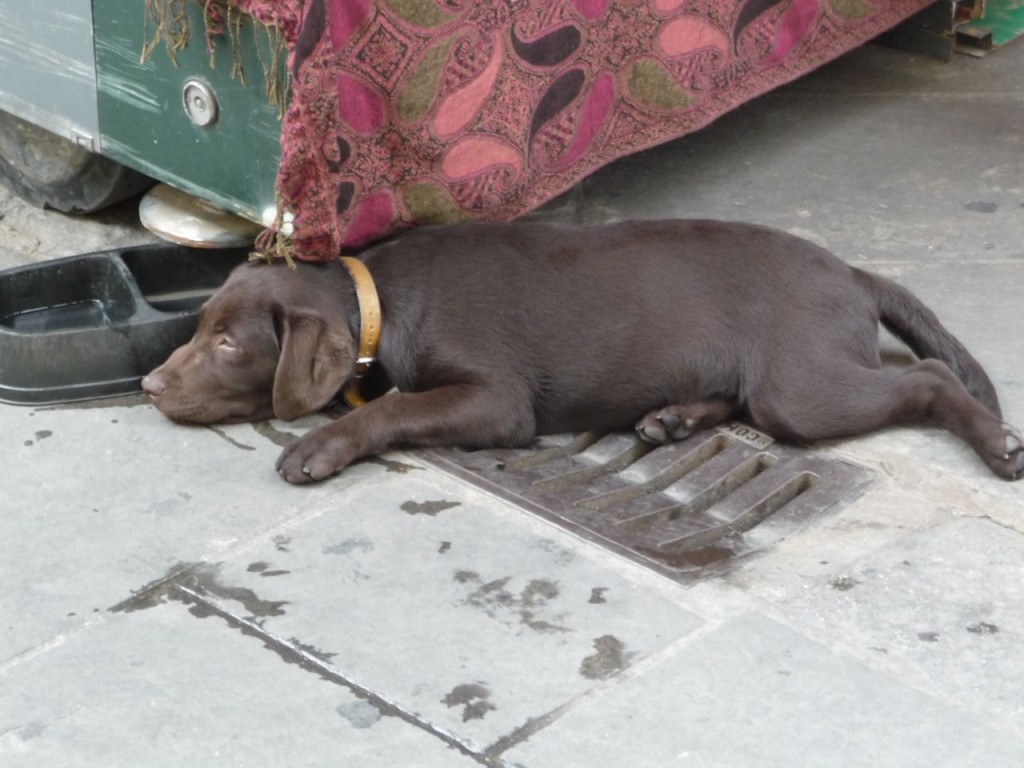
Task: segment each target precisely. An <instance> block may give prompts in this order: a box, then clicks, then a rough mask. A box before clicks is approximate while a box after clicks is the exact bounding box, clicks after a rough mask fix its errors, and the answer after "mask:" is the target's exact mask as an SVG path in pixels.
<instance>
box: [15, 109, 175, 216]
mask: <svg viewBox="0 0 1024 768" xmlns="http://www.w3.org/2000/svg"><path fill="white" fill-rule="evenodd" d="M0 179H2V180H3V181H5V182H6V183H7V186H9V187H10V188H11V190H12V191H13V192H14V193H15V194H17V195H18V197H20V198H22V199H23V200H25V201H27V202H28V203H30V204H32V205H35V206H37V207H39V208H52V209H54V210H57V211H63V212H64V213H92V212H93V211H98V210H100V209H102V208H106V207H107V206H109V205H113V204H114V203H118V202H120V201H122V200H125V199H127V198H129V197H131V196H132V195H136V194H138V193H139V192H142V191H143V190H146V189H148V188H149V187H151V186H153V184H154V183H155V181H154V180H153V179H151V178H150V177H148V176H144V175H143V174H141V173H139V172H137V171H134V170H132V169H131V168H127V167H125V166H123V165H121V164H120V163H117V162H114V161H113V160H111V159H109V158H106V157H103V156H102V155H98V154H96V153H94V152H90V151H89V150H87V149H83V148H82V147H79V146H78V145H76V144H75V143H74V142H72V141H69V140H68V139H65V138H62V137H60V136H57V135H56V134H53V133H50V132H49V131H47V130H44V129H43V128H40V127H39V126H37V125H33V124H32V123H29V122H26V121H25V120H22V119H20V118H17V117H15V116H14V115H11V114H9V113H7V112H2V111H0Z"/></svg>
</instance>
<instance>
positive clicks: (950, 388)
mask: <svg viewBox="0 0 1024 768" xmlns="http://www.w3.org/2000/svg"><path fill="white" fill-rule="evenodd" d="M811 370H813V371H814V373H813V375H810V374H809V371H811ZM793 373H794V375H786V376H784V377H778V378H776V379H774V383H773V385H772V386H771V387H770V388H766V389H765V390H762V391H760V392H756V393H752V394H751V396H750V399H749V401H748V403H747V409H748V411H749V412H750V415H751V418H752V419H753V421H754V423H755V424H756V425H757V426H759V427H760V428H761V429H763V430H765V431H766V432H768V433H769V434H772V435H774V436H776V437H781V438H788V439H792V440H808V441H810V440H820V439H827V438H833V437H848V436H851V435H860V434H864V433H866V432H871V431H874V430H876V429H881V428H882V427H886V426H889V425H896V424H913V423H921V422H928V421H931V422H933V423H935V424H937V425H938V426H940V427H943V428H945V429H947V430H949V431H950V432H952V433H953V434H955V435H957V436H958V437H960V438H961V439H962V440H963V441H964V442H966V443H967V444H968V445H970V446H971V448H973V449H974V452H975V453H977V454H978V456H979V457H980V458H981V459H982V461H984V462H985V464H986V465H988V467H989V469H991V470H992V471H993V472H994V473H995V474H997V475H999V476H1000V477H1003V478H1006V479H1007V480H1016V479H1018V478H1019V477H1021V476H1022V475H1024V437H1022V436H1021V433H1020V432H1019V431H1017V430H1016V429H1014V428H1013V427H1011V426H1010V425H1009V424H1005V423H1003V422H1002V421H1001V420H1000V419H998V418H997V417H996V416H994V415H993V414H992V413H991V411H989V409H988V408H986V407H985V406H984V405H982V403H981V402H980V401H979V400H977V399H976V398H975V397H974V396H972V395H971V394H970V393H969V392H968V391H967V390H966V388H965V387H964V385H963V383H961V381H960V379H958V378H957V377H956V375H955V374H954V373H953V372H952V371H951V370H950V368H949V366H947V365H946V364H945V363H942V362H940V361H938V360H922V361H920V362H918V363H915V364H914V365H911V366H908V367H907V368H903V369H900V370H896V369H891V368H879V369H876V368H866V367H863V366H860V365H856V364H854V363H849V364H843V365H837V366H831V367H828V366H819V367H817V368H813V367H811V366H805V367H804V368H803V369H802V372H793ZM787 385H788V386H787Z"/></svg>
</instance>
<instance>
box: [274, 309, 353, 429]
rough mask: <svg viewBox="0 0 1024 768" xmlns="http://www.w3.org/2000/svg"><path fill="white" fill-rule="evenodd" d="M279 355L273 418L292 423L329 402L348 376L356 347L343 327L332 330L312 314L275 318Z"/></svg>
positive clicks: (287, 313) (282, 313)
mask: <svg viewBox="0 0 1024 768" xmlns="http://www.w3.org/2000/svg"><path fill="white" fill-rule="evenodd" d="M274 322H275V326H276V329H277V337H278V343H279V344H280V346H281V355H280V357H279V358H278V361H277V372H276V373H275V374H274V400H273V402H274V415H275V416H277V418H279V419H282V420H283V421H292V420H294V419H297V418H299V417H300V416H305V415H306V414H308V413H315V412H316V411H318V410H320V409H321V408H323V407H324V406H325V405H327V403H329V402H330V401H331V398H332V397H334V395H335V394H337V392H338V390H339V389H341V385H342V384H343V383H344V382H345V381H346V380H347V379H348V377H349V375H350V374H351V373H352V367H353V365H354V364H355V359H356V345H355V342H354V341H353V339H352V334H351V333H349V330H348V328H347V327H332V326H331V325H329V324H328V323H327V322H326V321H325V320H324V318H323V317H321V316H320V315H319V314H318V313H316V312H311V311H304V312H291V311H289V310H283V311H282V312H280V313H277V314H276V315H275V321H274Z"/></svg>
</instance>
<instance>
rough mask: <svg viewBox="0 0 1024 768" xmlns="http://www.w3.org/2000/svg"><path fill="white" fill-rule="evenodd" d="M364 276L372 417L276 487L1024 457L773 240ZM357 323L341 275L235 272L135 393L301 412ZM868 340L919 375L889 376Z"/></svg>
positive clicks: (946, 360) (905, 316) (205, 412)
mask: <svg viewBox="0 0 1024 768" xmlns="http://www.w3.org/2000/svg"><path fill="white" fill-rule="evenodd" d="M360 258H361V260H362V262H363V263H364V264H365V265H366V267H368V270H369V273H370V275H371V276H372V281H373V284H374V285H375V288H376V292H377V295H378V296H379V302H380V308H381V311H382V318H383V319H382V328H381V333H380V346H379V350H378V352H377V354H376V360H375V361H374V362H372V364H370V365H369V373H368V374H367V376H366V378H365V379H364V380H363V381H362V384H361V386H362V389H363V393H364V395H366V396H367V397H370V396H371V395H375V394H376V395H379V396H377V397H375V398H374V399H371V400H370V402H369V403H368V404H367V405H364V406H362V407H359V408H357V409H355V410H354V411H352V412H351V413H348V414H346V415H344V416H343V417H341V418H340V419H338V420H337V421H334V422H332V423H330V424H326V425H324V426H320V427H317V428H315V429H313V430H311V431H310V432H308V433H307V434H305V435H304V436H303V437H302V438H300V439H299V440H297V441H296V442H295V443H293V444H292V445H291V446H289V447H288V448H286V449H285V450H284V452H283V453H282V455H281V458H280V459H279V460H278V462H277V469H278V471H279V472H280V474H281V475H282V476H283V477H284V478H285V479H286V480H288V481H289V482H292V483H305V482H310V481H313V480H322V479H323V478H325V477H328V476H330V475H332V474H334V473H336V472H338V471H340V470H341V469H342V468H343V467H345V466H346V465H348V464H349V463H351V462H352V461H354V460H356V459H358V458H360V457H362V456H368V455H372V454H376V453H380V452H382V451H384V450H386V449H388V448H391V447H393V446H437V445H458V446H465V447H470V448H473V447H499V446H522V445H525V444H528V443H529V442H530V441H531V440H532V439H533V437H534V436H535V435H538V434H543V433H556V432H572V431H582V430H607V429H618V428H624V427H633V426H635V427H636V429H637V431H638V433H639V435H640V436H641V437H642V438H643V439H645V440H648V441H651V442H663V441H666V440H673V439H681V438H684V437H686V436H687V435H689V434H690V433H691V432H693V431H695V430H698V429H703V428H706V427H709V426H712V425H714V424H716V423H719V422H721V421H723V420H725V419H727V418H731V417H732V416H734V415H736V414H742V415H743V416H744V417H745V418H746V419H748V420H749V421H750V422H752V423H753V424H754V425H755V426H757V427H758V428H759V429H761V430H763V431H765V432H767V433H769V434H771V435H774V436H776V437H778V438H781V439H788V440H801V441H805V440H816V439H820V438H832V437H840V436H846V435H855V434H859V433H863V432H867V431H870V430H875V429H878V428H880V427H884V426H886V425H889V424H899V423H907V422H921V421H926V420H932V421H934V422H935V423H937V424H939V425H941V426H942V427H945V428H946V429H948V430H950V431H951V432H953V433H955V434H957V435H959V436H960V437H961V438H962V439H963V440H965V441H966V442H967V443H968V444H969V445H970V446H971V447H972V448H973V449H974V450H975V452H976V453H977V454H978V456H980V457H981V459H982V461H984V462H985V464H987V465H988V467H989V468H990V469H991V470H992V471H993V472H995V473H996V474H997V475H999V476H1000V477H1003V478H1007V479H1017V478H1018V477H1020V476H1021V474H1022V473H1024V450H1022V443H1024V438H1022V437H1021V434H1020V432H1018V431H1017V430H1015V429H1013V428H1012V427H1010V426H1008V425H1007V424H1004V423H1003V422H1002V420H1001V418H1000V409H999V403H998V401H997V398H996V394H995V390H994V388H993V386H992V383H991V382H990V381H989V379H988V377H987V376H986V375H985V372H984V371H983V370H982V369H981V366H980V365H979V364H978V363H977V362H976V361H975V360H974V358H973V357H971V355H970V354H969V353H968V352H967V350H966V349H964V347H963V346H962V345H961V344H960V343H959V342H958V341H957V340H956V339H955V338H953V336H952V335H950V333H949V332H948V331H946V330H945V329H944V328H943V327H942V326H941V325H940V324H939V322H938V320H937V319H936V317H935V315H934V314H933V313H932V312H931V311H930V310H928V309H927V308H926V307H925V306H924V305H923V304H922V303H921V302H920V301H919V300H917V299H916V298H914V297H913V296H912V295H911V294H910V293H909V292H907V291H906V290H905V289H903V288H900V287H899V286H897V285H896V284H894V283H892V282H890V281H889V280H886V279H884V278H881V277H877V276H873V275H870V274H868V273H866V272H863V271H860V270H858V269H855V268H853V267H850V266H848V265H846V264H845V263H843V262H842V261H840V260H839V259H837V258H836V257H834V256H832V255H831V254H829V253H828V252H827V251H825V250H823V249H821V248H819V247H818V246H816V245H813V244H811V243H809V242H806V241H804V240H801V239H799V238H796V237H793V236H790V235H787V234H784V233H781V232H777V231H773V230H770V229H766V228H763V227H758V226H753V225H748V224H737V223H725V222H718V221H646V222H641V221H637V222H623V223H618V224H609V225H602V226H591V227H579V226H568V225H559V224H541V223H515V224H466V225H460V226H455V227H436V228H425V229H418V230H413V231H411V232H408V233H406V234H403V235H400V236H398V237H396V238H394V239H393V240H390V241H388V242H386V243H384V244H381V245H378V246H375V247H373V248H371V249H369V250H367V251H366V252H365V253H363V254H362V255H361V257H360ZM370 293H371V294H372V291H371V292H370ZM371 303H372V302H371V298H370V297H369V296H368V295H364V296H363V301H362V304H363V311H362V312H361V310H360V301H359V300H358V299H357V295H356V290H355V284H354V281H353V278H352V276H351V274H350V272H349V269H348V268H346V266H344V265H343V264H341V263H339V262H335V263H329V264H323V265H311V264H301V263H300V264H298V265H297V268H295V269H292V268H289V267H288V266H287V265H285V264H275V265H267V264H259V263H254V264H248V265H244V266H242V267H239V268H238V269H236V270H235V272H234V273H233V274H232V275H231V277H230V278H229V279H228V281H227V283H226V284H225V285H224V287H223V288H221V289H220V291H218V292H217V293H216V294H215V295H214V296H213V297H212V298H211V299H210V300H209V301H208V302H207V303H206V305H205V306H204V307H203V309H202V311H201V313H200V318H199V326H198V329H197V331H196V334H195V337H194V338H193V339H192V340H191V341H190V342H189V343H188V344H186V345H185V346H183V347H181V348H180V349H178V350H176V351H175V352H174V353H173V354H172V355H171V357H170V358H169V359H168V361H167V362H166V363H164V364H163V365H162V366H160V367H159V368H157V369H156V370H155V371H153V372H152V373H151V374H150V375H149V376H147V377H146V378H145V379H144V380H143V383H142V386H143V389H144V390H145V391H146V392H147V393H148V394H149V396H150V398H151V399H152V401H153V403H154V404H155V405H156V407H157V408H159V409H160V410H161V411H162V412H163V413H165V414H166V415H167V416H169V417H170V418H172V419H174V420H176V421H181V422H194V423H209V422H216V421H252V420H259V419H266V418H269V417H271V416H276V417H277V418H280V419H284V420H291V419H295V418H298V417H300V416H303V415H305V414H308V413H313V412H315V411H317V410H319V409H321V408H322V407H323V406H324V405H326V404H327V403H328V402H330V401H331V400H332V399H333V398H335V397H336V396H337V395H338V394H339V392H340V391H341V390H342V389H343V388H345V387H346V385H348V384H349V383H350V382H351V381H352V379H353V376H354V374H355V368H356V358H357V354H358V352H357V346H358V344H359V339H360V332H361V331H364V334H365V328H364V326H366V325H367V324H369V323H371V322H372V320H368V319H366V318H365V317H364V313H365V312H366V310H367V305H369V304H371ZM879 321H881V323H882V324H883V325H884V326H886V327H887V328H888V329H890V330H891V331H892V332H893V333H894V334H895V335H896V336H897V337H899V338H900V339H902V340H903V341H904V342H905V343H906V344H907V345H908V346H909V347H910V348H911V349H912V350H913V351H914V352H915V353H916V354H917V355H918V357H919V358H921V360H920V362H917V363H915V364H913V365H910V366H908V367H905V368H902V369H892V368H883V367H882V366H881V364H880V357H879V349H878V323H879ZM364 362H366V361H364Z"/></svg>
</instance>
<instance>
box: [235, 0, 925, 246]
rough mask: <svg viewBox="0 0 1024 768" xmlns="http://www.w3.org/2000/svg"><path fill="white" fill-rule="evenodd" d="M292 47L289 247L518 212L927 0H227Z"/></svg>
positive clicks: (284, 197) (286, 183)
mask: <svg viewBox="0 0 1024 768" xmlns="http://www.w3.org/2000/svg"><path fill="white" fill-rule="evenodd" d="M236 2H237V4H238V5H239V6H240V7H241V8H242V9H243V10H245V11H246V12H248V13H251V14H252V15H254V16H255V17H257V18H258V19H260V20H262V21H264V22H266V23H272V24H275V25H277V26H279V27H280V28H281V29H282V31H283V32H284V35H285V37H286V39H287V40H288V42H289V44H290V46H291V47H292V50H291V61H290V66H291V71H292V74H293V82H292V98H291V102H290V104H289V107H288V110H287V113H286V115H285V118H284V124H283V132H282V149H283V153H282V160H281V166H280V170H279V172H278V179H277V185H278V192H279V194H280V196H281V201H282V207H283V208H285V209H287V210H289V211H291V212H293V213H294V216H295V219H294V238H293V239H294V246H295V256H296V257H297V258H301V259H307V260H324V259H330V258H334V257H335V256H337V254H338V253H339V251H340V250H343V249H345V250H351V249H357V248H359V247H361V246H363V245H366V244H368V243H370V242H372V241H373V240H375V239H378V238H380V237H382V236H385V235H387V234H390V233H393V232H395V231H398V230H400V229H403V228H406V227H410V226H415V225H418V224H426V223H440V222H457V221H461V220H465V219H469V218H486V219H510V218H513V217H515V216H517V215H520V214H522V213H525V212H527V211H529V210H531V209H533V208H535V207H537V206H538V205H541V204H542V203H544V202H546V201H548V200H550V199H551V198H553V197H555V196H556V195H558V194H559V193H561V192H563V191H564V190H566V189H568V188H569V187H571V186H572V185H573V184H575V183H577V182H578V181H579V180H580V179H582V178H583V177H585V176H587V175H588V174H590V173H592V172H593V171H595V170H596V169H598V168H600V167H601V166H603V165H605V164H607V163H609V162H611V161H613V160H615V159H617V158H620V157H623V156H624V155H628V154H630V153H633V152H636V151H638V150H641V149H644V148H647V147H651V146H653V145H656V144H660V143H662V142H665V141H667V140H669V139H674V138H677V137H679V136H682V135H683V134H686V133H688V132H691V131H694V130H696V129H698V128H701V127H702V126H704V125H706V124H708V123H709V122H711V121H712V120H713V119H715V118H716V117H718V116H719V115H721V114H723V113H724V112H727V111H728V110H730V109H733V108H734V107H736V106H738V105H739V104H741V103H743V102H744V101H747V100H749V99H751V98H753V97H754V96H757V95H759V94H761V93H763V92H765V91H767V90H769V89H771V88H774V87H776V86H778V85H780V84H782V83H784V82H787V81H789V80H792V79H794V78H796V77H798V76H799V75H801V74H803V73H805V72H808V71H809V70H811V69H814V68H815V67H817V66H819V65H821V64H823V63H825V62H826V61H828V60H830V59H832V58H835V57H836V56H838V55H840V54H841V53H843V52H844V51H847V50H849V49H851V48H853V47H855V46H857V45H859V44H861V43H862V42H864V41H865V40H867V39H869V38H871V37H873V36H875V35H877V34H878V33H880V32H882V31H883V30H885V29H887V28H889V27H891V26H893V25H894V24H896V23H898V22H899V21H901V20H902V19H904V18H906V17H907V16H909V15H911V14H912V13H914V12H915V11H917V10H919V9H921V8H922V7H924V6H926V5H928V4H929V3H930V0H617V1H614V2H613V1H612V0H475V1H473V0H236Z"/></svg>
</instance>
